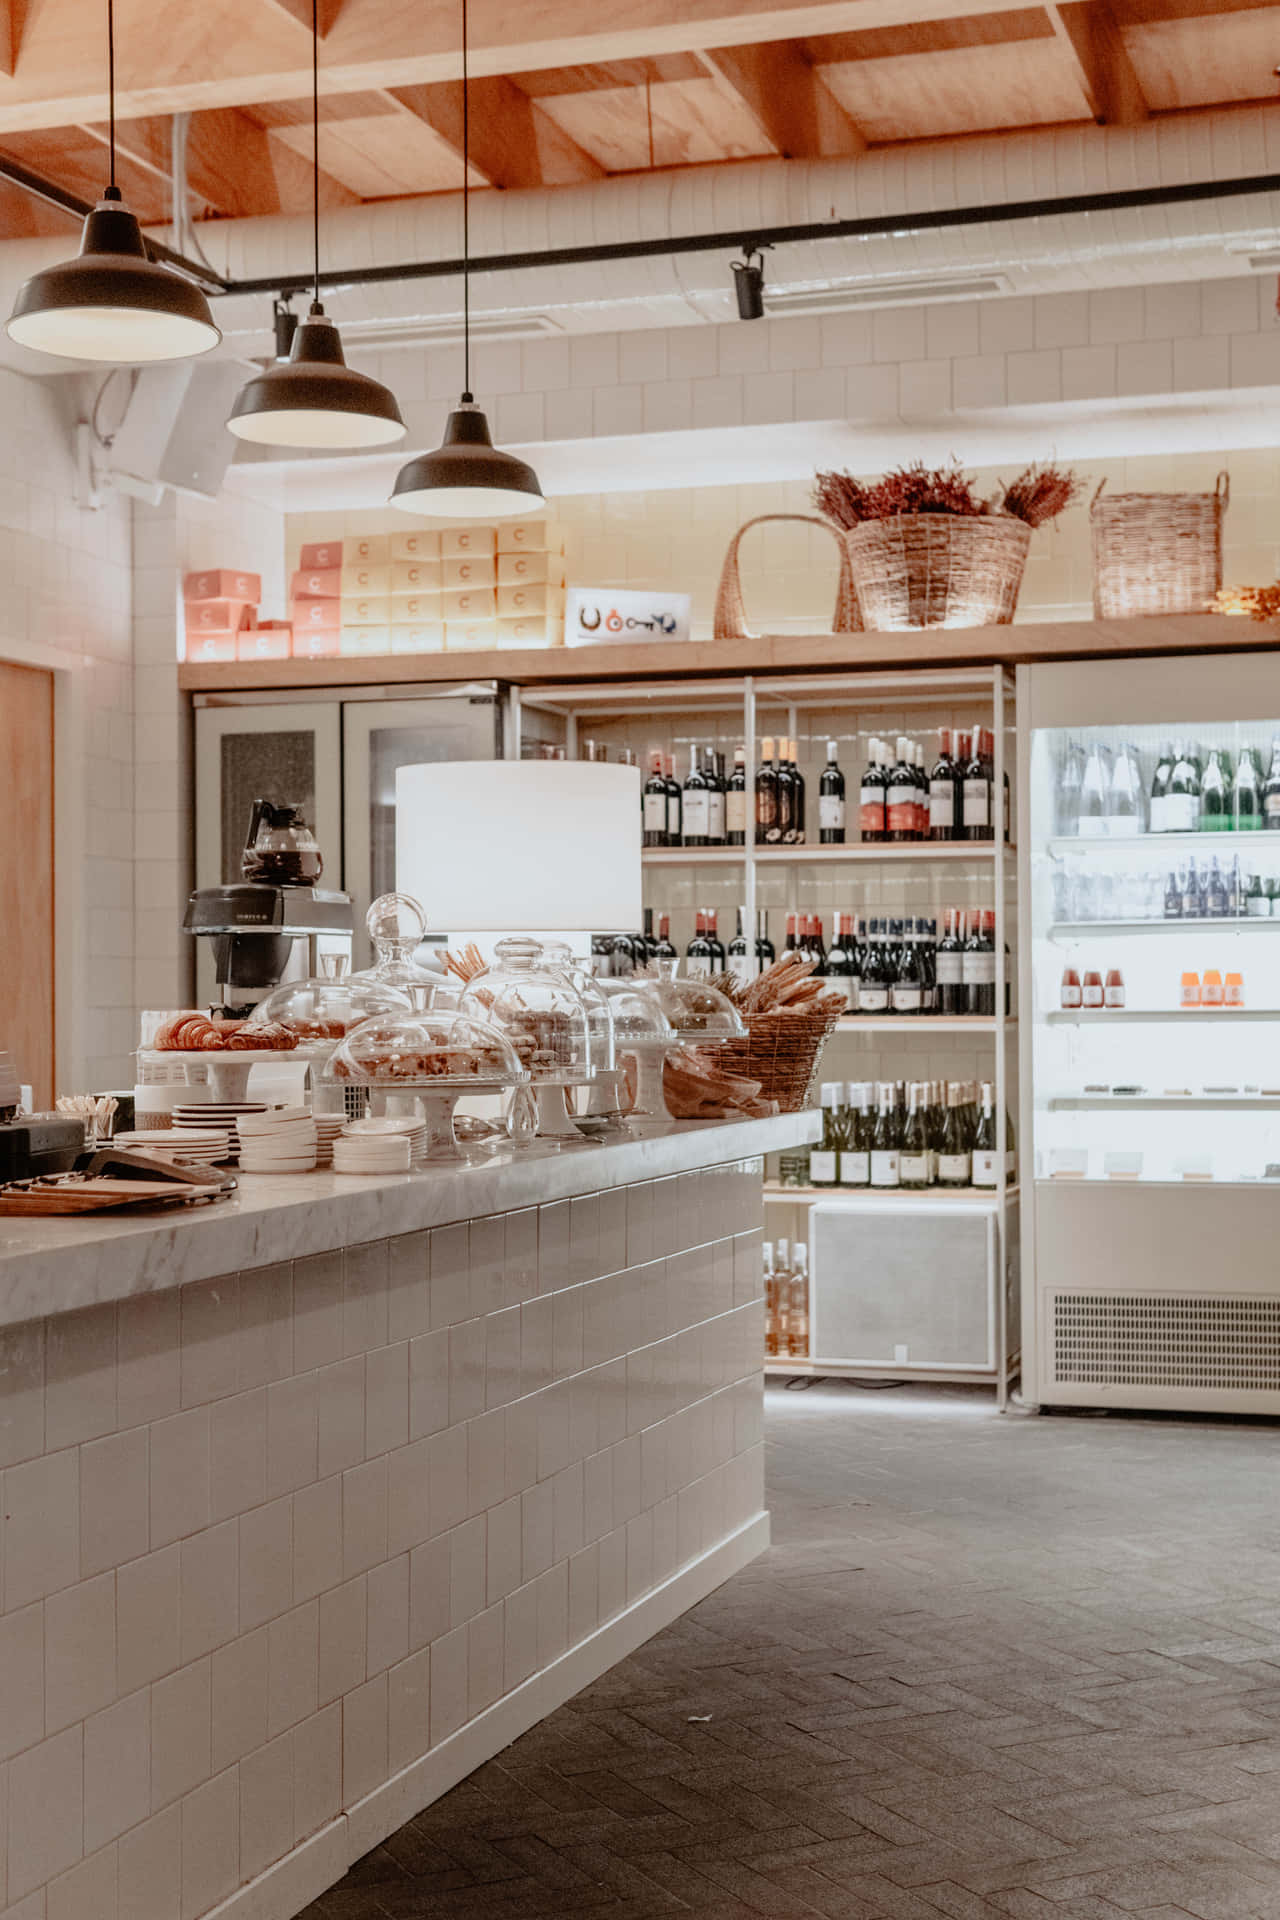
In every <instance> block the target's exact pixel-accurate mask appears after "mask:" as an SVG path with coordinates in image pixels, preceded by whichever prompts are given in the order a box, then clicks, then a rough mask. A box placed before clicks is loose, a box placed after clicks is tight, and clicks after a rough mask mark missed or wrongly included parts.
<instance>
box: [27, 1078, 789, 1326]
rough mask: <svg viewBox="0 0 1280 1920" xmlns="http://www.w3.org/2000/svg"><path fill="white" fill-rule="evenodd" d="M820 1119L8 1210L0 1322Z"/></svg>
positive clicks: (689, 1129) (623, 1172)
mask: <svg viewBox="0 0 1280 1920" xmlns="http://www.w3.org/2000/svg"><path fill="white" fill-rule="evenodd" d="M820 1125H821V1117H820V1115H819V1114H817V1113H815V1112H812V1111H810V1112H806V1113H792V1114H779V1115H777V1116H776V1117H775V1118H773V1119H771V1120H739V1121H700V1122H683V1123H680V1122H676V1123H673V1124H672V1126H671V1128H670V1129H669V1131H667V1132H665V1133H659V1134H648V1135H642V1136H640V1137H637V1138H635V1139H630V1140H620V1141H617V1142H610V1143H609V1144H608V1145H604V1146H587V1145H583V1146H582V1147H580V1148H573V1149H571V1150H569V1151H567V1152H559V1153H550V1154H538V1155H531V1154H521V1155H518V1156H517V1155H510V1154H503V1155H495V1156H494V1157H493V1158H492V1159H489V1160H486V1161H485V1162H483V1163H482V1164H479V1165H473V1166H469V1167H463V1168H457V1169H455V1168H452V1167H446V1168H439V1169H432V1170H429V1171H427V1172H424V1173H409V1174H393V1175H381V1174H376V1175H353V1174H336V1173H333V1172H330V1171H325V1172H316V1173H301V1174H277V1175H267V1174H244V1175H241V1176H240V1188H239V1191H238V1193H237V1194H236V1195H235V1197H234V1198H233V1199H231V1200H225V1201H221V1202H219V1203H217V1204H215V1205H213V1206H209V1207H197V1208H192V1209H191V1210H190V1211H185V1212H182V1213H163V1214H132V1215H129V1216H128V1217H121V1216H113V1215H111V1214H97V1215H93V1216H92V1217H89V1218H83V1219H79V1220H74V1219H70V1220H69V1219H49V1220H16V1219H2V1218H0V1326H10V1325H13V1324H14V1323H15V1322H17V1321H20V1320H31V1319H35V1318H37V1317H39V1316H42V1315H45V1314H50V1313H66V1312H69V1311H71V1310H72V1309H73V1308H76V1307H89V1306H97V1305H99V1304H101V1303H102V1302H105V1301H109V1300H123V1299H127V1298H128V1297H129V1296H130V1295H132V1294H137V1293H152V1292H157V1291H159V1290H161V1289H162V1288H165V1287H179V1286H184V1285H185V1284H186V1283H187V1282H189V1281H193V1280H207V1279H210V1278H212V1277H213V1276H214V1275H215V1274H219V1273H232V1272H235V1271H236V1270H237V1269H242V1268H247V1267H262V1266H270V1265H271V1264H272V1263H273V1262H275V1261H277V1260H293V1259H298V1258H301V1257H302V1256H304V1255H306V1254H310V1253H327V1252H329V1251H330V1250H331V1249H332V1248H334V1247H343V1246H358V1245H359V1244H360V1243H361V1242H362V1241H365V1240H380V1239H383V1238H385V1237H387V1236H388V1235H392V1234H398V1233H415V1232H417V1231H418V1230H419V1229H420V1228H423V1227H439V1226H447V1225H448V1224H449V1223H450V1222H452V1221H455V1220H471V1219H476V1218H481V1217H483V1216H485V1215H486V1214H492V1213H508V1212H512V1211H514V1210H515V1209H517V1208H519V1207H531V1206H538V1205H539V1204H541V1203H543V1202H546V1201H552V1200H566V1199H571V1198H572V1197H573V1196H574V1195H576V1194H580V1193H594V1192H596V1191H597V1190H598V1189H600V1188H602V1187H620V1186H628V1185H631V1184H632V1183H634V1182H636V1181H639V1180H656V1179H660V1178H662V1177H663V1176H664V1175H665V1174H672V1173H687V1172H689V1171H690V1170H691V1169H693V1168H697V1167H710V1166H718V1165H720V1164H722V1163H723V1162H725V1161H728V1160H747V1159H753V1158H755V1157H756V1156H758V1155H760V1154H765V1153H777V1152H779V1151H780V1150H782V1149H785V1148H787V1147H793V1146H799V1145H802V1144H803V1143H804V1142H805V1141H808V1140H814V1139H816V1138H817V1137H818V1133H819V1129H820Z"/></svg>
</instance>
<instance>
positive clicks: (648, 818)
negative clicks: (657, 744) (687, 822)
mask: <svg viewBox="0 0 1280 1920" xmlns="http://www.w3.org/2000/svg"><path fill="white" fill-rule="evenodd" d="M641 807H642V809H643V814H644V842H643V844H644V845H645V846H646V847H666V846H669V845H670V844H671V843H670V841H669V839H668V837H667V783H666V781H665V779H664V778H663V774H662V755H661V754H660V753H651V754H650V756H649V778H648V779H647V780H646V781H645V783H644V793H643V795H642V796H641Z"/></svg>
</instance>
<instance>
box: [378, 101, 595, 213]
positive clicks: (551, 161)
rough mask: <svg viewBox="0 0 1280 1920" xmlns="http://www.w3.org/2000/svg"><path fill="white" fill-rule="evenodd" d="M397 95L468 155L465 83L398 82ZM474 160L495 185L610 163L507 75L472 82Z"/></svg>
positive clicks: (569, 179)
mask: <svg viewBox="0 0 1280 1920" xmlns="http://www.w3.org/2000/svg"><path fill="white" fill-rule="evenodd" d="M390 94H391V97H392V98H393V99H394V100H395V101H396V102H397V103H398V104H399V105H400V106H402V107H405V108H407V109H408V111H409V112H410V113H412V114H414V115H416V117H417V118H418V119H419V120H422V121H424V122H425V123H426V125H427V126H429V127H430V128H431V129H432V130H433V132H435V133H437V134H438V135H439V136H440V138H441V139H442V140H443V141H444V142H445V144H446V145H447V146H449V147H451V148H452V149H453V151H454V152H455V153H456V154H457V155H458V157H459V159H461V157H462V83H461V81H456V80H445V81H440V82H438V83H437V84H436V85H434V86H424V87H395V88H392V89H390ZM470 109H471V110H470V121H471V126H470V155H471V164H472V166H473V167H474V168H475V169H476V171H477V172H478V173H479V174H481V175H482V176H483V177H484V179H486V180H487V181H488V182H489V185H490V186H491V187H560V186H571V185H573V184H575V183H576V182H579V181H583V180H599V179H601V178H603V176H604V168H603V167H602V166H601V165H600V163H599V162H598V161H597V160H594V159H593V158H592V157H591V155H590V154H589V153H587V152H586V151H585V150H584V149H583V148H582V147H580V146H579V145H578V144H577V142H576V141H575V140H573V139H571V138H570V136H569V135H568V134H567V133H566V132H565V131H564V129H563V127H560V126H558V125H557V124H556V122H555V121H554V120H553V119H552V117H551V115H550V114H549V113H547V112H545V111H544V110H543V108H542V107H540V106H539V105H538V103H537V101H536V100H531V99H530V98H529V96H528V94H527V93H525V92H523V91H522V89H521V88H519V87H518V86H516V84H515V82H514V81H513V80H509V79H507V78H506V77H505V75H499V74H493V75H488V76H485V77H483V78H481V79H479V80H472V82H471V101H470Z"/></svg>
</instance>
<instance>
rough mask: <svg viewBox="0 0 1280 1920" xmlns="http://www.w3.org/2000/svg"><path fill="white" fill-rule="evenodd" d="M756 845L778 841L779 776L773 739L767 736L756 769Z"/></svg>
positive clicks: (763, 740) (761, 744)
mask: <svg viewBox="0 0 1280 1920" xmlns="http://www.w3.org/2000/svg"><path fill="white" fill-rule="evenodd" d="M755 787H756V845H757V846H758V847H763V846H773V845H775V844H776V843H777V840H778V775H777V770H776V768H775V767H774V764H773V738H772V736H771V735H770V734H766V735H765V736H764V738H763V739H762V740H761V742H760V765H759V766H758V767H757V768H756V781H755Z"/></svg>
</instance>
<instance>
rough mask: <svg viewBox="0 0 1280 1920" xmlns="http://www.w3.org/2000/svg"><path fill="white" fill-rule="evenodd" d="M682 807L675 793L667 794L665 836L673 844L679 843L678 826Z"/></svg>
mask: <svg viewBox="0 0 1280 1920" xmlns="http://www.w3.org/2000/svg"><path fill="white" fill-rule="evenodd" d="M682 811H683V810H682V808H681V805H680V801H679V798H678V797H677V796H676V795H673V794H670V793H669V794H668V795H667V838H668V840H670V842H671V844H672V845H673V846H679V844H680V826H681V816H682Z"/></svg>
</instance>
